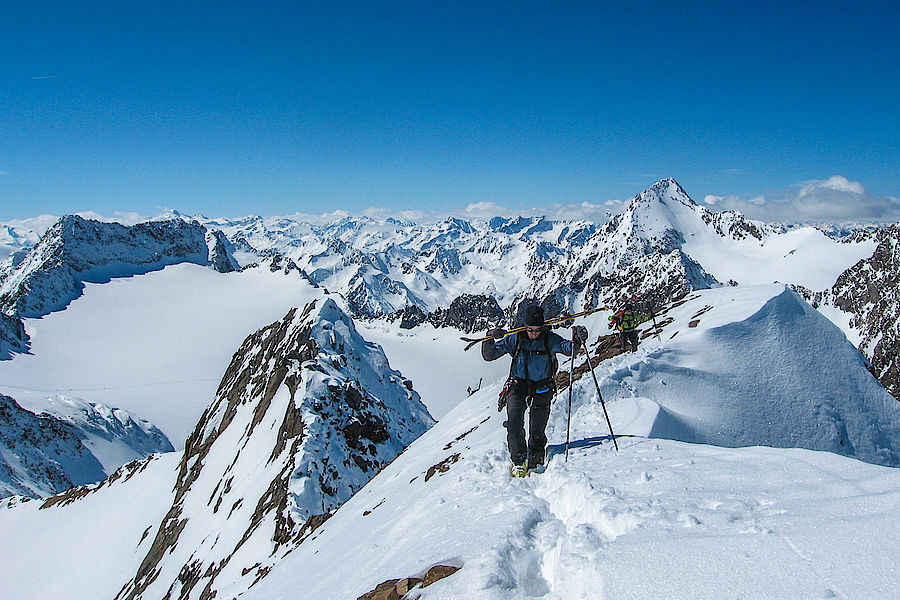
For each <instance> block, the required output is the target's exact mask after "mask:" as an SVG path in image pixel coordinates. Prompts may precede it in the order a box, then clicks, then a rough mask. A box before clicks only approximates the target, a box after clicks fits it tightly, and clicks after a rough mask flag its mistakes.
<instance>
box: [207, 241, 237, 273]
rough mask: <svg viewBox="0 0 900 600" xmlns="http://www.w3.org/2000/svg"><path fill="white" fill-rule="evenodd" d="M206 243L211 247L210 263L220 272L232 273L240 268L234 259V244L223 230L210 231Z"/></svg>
mask: <svg viewBox="0 0 900 600" xmlns="http://www.w3.org/2000/svg"><path fill="white" fill-rule="evenodd" d="M206 243H207V246H208V247H209V265H210V266H211V267H212V268H213V269H214V270H215V271H218V272H219V273H231V272H232V271H237V270H238V269H240V265H238V263H237V261H236V260H235V259H234V256H233V254H234V246H233V245H232V244H231V243H230V242H229V241H228V238H227V237H225V234H224V233H222V232H221V231H208V232H207V233H206Z"/></svg>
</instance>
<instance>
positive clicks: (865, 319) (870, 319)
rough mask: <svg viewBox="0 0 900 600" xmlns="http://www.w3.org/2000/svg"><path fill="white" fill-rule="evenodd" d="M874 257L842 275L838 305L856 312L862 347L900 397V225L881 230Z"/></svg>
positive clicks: (884, 382)
mask: <svg viewBox="0 0 900 600" xmlns="http://www.w3.org/2000/svg"><path fill="white" fill-rule="evenodd" d="M875 239H876V241H877V243H878V245H877V246H876V248H875V252H874V253H873V254H872V256H871V257H870V258H867V259H865V260H861V261H859V262H858V263H857V264H856V265H854V266H853V267H851V268H850V269H847V270H846V271H844V272H843V273H842V274H841V276H840V277H838V279H837V281H836V282H835V284H834V286H833V287H832V289H831V293H832V295H833V298H834V304H835V305H836V306H837V307H839V308H840V309H841V310H843V311H844V312H848V313H850V314H851V315H853V317H852V319H851V321H850V325H851V327H853V328H855V329H857V330H859V331H860V332H861V334H862V336H861V342H860V347H859V350H860V351H861V352H862V353H863V354H864V355H865V356H866V358H867V359H868V360H869V361H870V362H871V363H872V366H873V367H874V371H875V373H876V374H877V375H876V377H877V379H878V380H879V381H880V382H881V384H882V385H883V386H884V387H885V388H886V389H887V390H888V391H889V392H890V393H891V394H892V395H893V396H894V397H895V398H898V399H900V358H898V357H900V247H898V245H900V241H898V240H900V226H897V225H893V226H891V227H886V228H884V229H881V230H879V231H878V233H877V235H876V237H875Z"/></svg>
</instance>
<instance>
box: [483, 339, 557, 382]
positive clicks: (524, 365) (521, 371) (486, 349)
mask: <svg viewBox="0 0 900 600" xmlns="http://www.w3.org/2000/svg"><path fill="white" fill-rule="evenodd" d="M544 336H547V342H548V346H549V348H550V353H551V354H565V355H566V356H572V340H567V339H564V338H563V337H562V336H560V335H559V334H556V333H553V332H552V331H545V332H544V333H543V334H542V335H541V337H539V338H537V339H536V340H532V339H529V338H528V334H527V333H525V332H524V331H523V332H520V333H517V334H515V335H508V336H506V337H505V338H503V339H500V340H485V341H484V342H482V344H481V356H482V358H484V360H488V361H490V360H497V359H498V358H500V357H501V356H503V355H504V354H510V355H512V356H515V357H516V360H515V364H513V365H512V376H513V377H518V378H519V379H525V380H529V381H541V380H542V379H547V378H548V377H552V376H553V375H554V371H555V364H554V365H551V361H550V357H549V356H547V350H546V347H545V346H544ZM517 338H520V339H521V341H520V342H519V344H520V347H519V354H518V356H516V339H517ZM553 362H554V363H555V362H556V361H555V357H554V360H553Z"/></svg>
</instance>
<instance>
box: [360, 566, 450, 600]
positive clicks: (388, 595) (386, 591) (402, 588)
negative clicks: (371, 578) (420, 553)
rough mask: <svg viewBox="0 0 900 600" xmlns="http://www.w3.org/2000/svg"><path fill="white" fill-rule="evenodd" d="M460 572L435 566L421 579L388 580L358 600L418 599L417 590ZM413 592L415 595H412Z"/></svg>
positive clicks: (448, 567) (447, 567)
mask: <svg viewBox="0 0 900 600" xmlns="http://www.w3.org/2000/svg"><path fill="white" fill-rule="evenodd" d="M459 570H460V567H457V566H452V565H435V566H433V567H431V568H430V569H428V571H427V572H426V573H425V574H424V575H422V576H419V577H404V578H402V579H388V580H387V581H383V582H382V583H379V584H378V585H377V586H375V589H373V590H372V591H370V592H366V593H365V594H363V595H362V596H360V597H359V598H357V600H412V598H417V597H418V594H417V590H418V589H420V588H426V587H428V586H429V585H431V584H433V583H435V582H437V581H440V580H441V579H444V578H446V577H450V576H451V575H453V574H454V573H456V572H457V571H459ZM410 592H413V594H415V595H410Z"/></svg>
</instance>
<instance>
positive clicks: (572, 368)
mask: <svg viewBox="0 0 900 600" xmlns="http://www.w3.org/2000/svg"><path fill="white" fill-rule="evenodd" d="M575 350H576V347H575V329H574V328H573V329H572V361H571V362H570V363H569V407H568V409H567V410H566V462H569V427H570V426H571V424H572V388H574V387H575ZM588 360H590V359H588Z"/></svg>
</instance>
